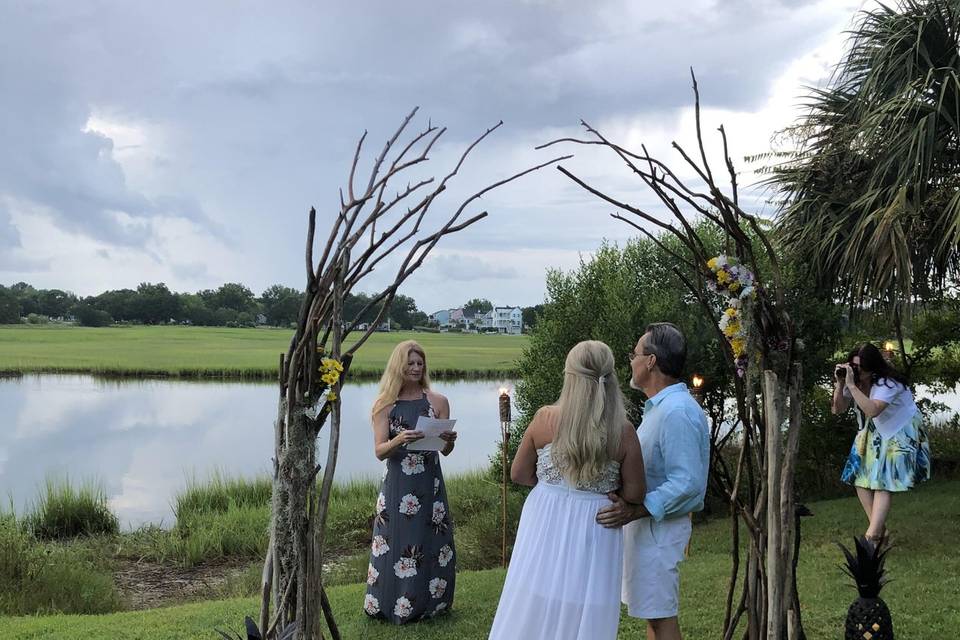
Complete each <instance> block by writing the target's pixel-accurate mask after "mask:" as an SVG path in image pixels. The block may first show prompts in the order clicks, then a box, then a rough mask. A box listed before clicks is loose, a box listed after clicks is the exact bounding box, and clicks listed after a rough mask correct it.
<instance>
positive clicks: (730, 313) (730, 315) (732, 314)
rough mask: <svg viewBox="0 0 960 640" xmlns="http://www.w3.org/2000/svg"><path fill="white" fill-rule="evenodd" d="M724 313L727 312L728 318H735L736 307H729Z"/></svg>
mask: <svg viewBox="0 0 960 640" xmlns="http://www.w3.org/2000/svg"><path fill="white" fill-rule="evenodd" d="M723 313H724V314H726V316H727V317H728V318H735V317H737V310H736V309H734V308H733V307H727V310H726V311H724V312H723Z"/></svg>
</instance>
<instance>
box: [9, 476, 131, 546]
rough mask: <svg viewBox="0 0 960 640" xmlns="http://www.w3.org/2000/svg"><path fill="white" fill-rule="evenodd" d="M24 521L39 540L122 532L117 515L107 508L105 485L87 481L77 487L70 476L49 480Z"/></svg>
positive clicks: (50, 478)
mask: <svg viewBox="0 0 960 640" xmlns="http://www.w3.org/2000/svg"><path fill="white" fill-rule="evenodd" d="M24 522H25V524H26V527H27V530H28V531H30V532H31V533H32V534H33V535H34V537H36V538H38V539H40V540H62V539H65V538H73V537H76V536H80V535H97V534H114V533H117V532H118V531H119V529H120V525H119V521H118V520H117V516H116V515H114V514H113V512H112V511H110V508H109V507H108V506H107V494H106V492H105V490H104V489H103V487H102V485H100V484H99V483H98V482H96V481H94V480H86V481H83V482H82V483H81V484H80V485H79V486H74V484H73V483H72V482H71V481H70V478H69V477H67V476H63V477H49V478H47V480H46V483H45V485H44V489H43V491H42V492H41V493H40V495H39V497H38V498H37V502H36V503H35V504H34V505H33V508H32V510H31V511H30V512H29V513H28V514H27V515H26V517H25V519H24Z"/></svg>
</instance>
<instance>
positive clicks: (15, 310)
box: [0, 286, 20, 324]
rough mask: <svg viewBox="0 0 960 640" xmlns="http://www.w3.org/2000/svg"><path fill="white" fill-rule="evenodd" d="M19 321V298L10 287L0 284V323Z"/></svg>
mask: <svg viewBox="0 0 960 640" xmlns="http://www.w3.org/2000/svg"><path fill="white" fill-rule="evenodd" d="M19 322H20V300H19V299H18V298H17V294H16V293H14V292H13V291H11V290H10V289H8V288H6V287H3V286H0V324H18V323H19Z"/></svg>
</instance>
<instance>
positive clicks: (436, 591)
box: [430, 578, 447, 600]
mask: <svg viewBox="0 0 960 640" xmlns="http://www.w3.org/2000/svg"><path fill="white" fill-rule="evenodd" d="M446 590H447V581H446V580H444V579H443V578H434V579H433V580H431V581H430V595H431V596H433V598H434V599H436V600H439V599H440V598H442V597H443V594H444V592H446Z"/></svg>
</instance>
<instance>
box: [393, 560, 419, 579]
mask: <svg viewBox="0 0 960 640" xmlns="http://www.w3.org/2000/svg"><path fill="white" fill-rule="evenodd" d="M393 572H394V573H396V574H397V577H398V578H412V577H413V576H415V575H417V561H416V560H414V559H413V558H400V560H399V561H398V562H397V563H396V564H394V565H393Z"/></svg>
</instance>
